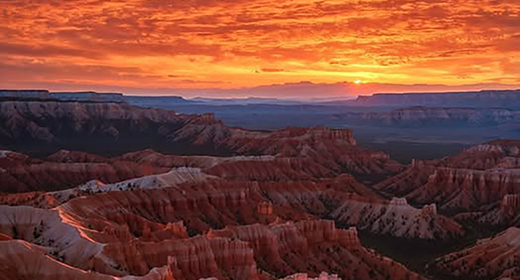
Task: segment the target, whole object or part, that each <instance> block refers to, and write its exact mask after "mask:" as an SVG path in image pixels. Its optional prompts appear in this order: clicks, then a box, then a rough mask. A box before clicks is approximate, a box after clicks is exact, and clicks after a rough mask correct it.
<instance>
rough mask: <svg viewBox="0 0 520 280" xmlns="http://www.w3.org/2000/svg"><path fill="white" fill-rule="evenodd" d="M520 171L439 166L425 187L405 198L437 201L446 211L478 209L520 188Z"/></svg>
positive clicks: (429, 201)
mask: <svg viewBox="0 0 520 280" xmlns="http://www.w3.org/2000/svg"><path fill="white" fill-rule="evenodd" d="M519 186H520V173H519V172H518V171H517V170H489V171H478V170H467V169H452V168H438V169H436V171H435V173H433V174H432V175H431V176H430V177H429V178H428V182H427V183H426V184H425V185H423V186H422V187H420V188H418V189H416V190H414V191H413V192H411V193H409V194H408V195H407V196H406V198H407V199H409V200H411V201H413V202H414V203H419V204H427V203H437V204H439V206H440V208H441V209H445V210H456V211H460V210H475V209H477V208H478V207H480V206H484V205H488V204H491V203H494V202H497V201H500V200H501V199H502V198H503V197H504V195H506V194H515V193H518V192H519V190H520V187H519Z"/></svg>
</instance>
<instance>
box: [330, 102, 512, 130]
mask: <svg viewBox="0 0 520 280" xmlns="http://www.w3.org/2000/svg"><path fill="white" fill-rule="evenodd" d="M335 116H336V117H338V118H340V119H342V120H344V121H345V122H347V123H349V124H357V125H370V126H384V127H386V126H389V127H421V128H424V127H461V126H465V127H468V126H471V127H485V126H496V125H498V124H503V123H507V122H512V121H517V120H520V114H519V113H518V112H517V111H512V110H509V109H499V108H497V109H493V108H486V109H475V108H442V107H441V108H432V107H407V108H402V109H397V110H395V111H391V112H360V113H359V112H352V113H345V114H337V115H335Z"/></svg>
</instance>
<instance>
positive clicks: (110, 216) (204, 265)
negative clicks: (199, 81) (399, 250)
mask: <svg viewBox="0 0 520 280" xmlns="http://www.w3.org/2000/svg"><path fill="white" fill-rule="evenodd" d="M33 94H34V96H27V98H29V97H30V98H29V99H28V100H21V99H20V98H18V97H17V96H16V94H15V95H14V96H8V95H6V96H2V98H4V99H5V100H1V101H0V147H1V149H2V150H1V151H0V261H1V262H2V266H1V267H0V279H20V280H21V279H76V278H77V279H127V280H129V279H136V280H137V279H143V280H155V279H157V280H158V279H164V280H173V279H176V280H199V279H206V280H209V279H211V280H215V279H217V280H232V279H233V280H248V279H253V280H339V279H343V280H346V279H359V280H364V279H367V280H368V279H381V280H383V279H398V280H400V279H402V280H411V279H515V277H517V275H518V264H517V263H516V260H517V258H518V257H517V256H516V255H517V251H518V250H517V249H518V248H516V247H517V246H516V245H518V244H520V243H519V242H517V240H516V239H518V238H517V237H518V236H519V233H518V230H519V229H518V228H516V226H520V214H519V213H520V212H519V210H520V192H519V191H518V190H520V185H519V184H520V141H518V140H494V141H489V142H484V143H481V144H478V145H474V146H470V147H468V148H466V149H464V150H463V151H461V152H460V153H458V154H453V155H451V156H447V157H444V158H440V159H430V160H413V161H412V162H411V164H402V163H399V162H397V161H396V160H394V159H392V157H391V156H389V155H388V154H386V153H385V152H381V151H375V150H372V149H367V148H364V147H363V145H361V144H359V141H358V140H357V139H356V137H354V133H355V130H354V131H353V130H351V129H347V128H329V127H325V126H321V125H317V126H312V127H286V128H282V129H277V130H269V131H263V130H248V129H243V128H238V127H231V126H228V125H226V124H225V123H224V122H222V121H220V120H218V119H217V118H216V117H215V116H214V115H213V114H203V115H198V114H185V113H180V112H176V111H172V110H167V109H157V108H143V107H137V106H132V105H130V104H128V103H127V102H125V101H124V100H123V101H121V100H119V98H120V97H118V96H119V95H117V94H116V95H111V94H107V96H105V95H103V94H101V95H99V96H98V95H94V96H92V94H96V93H84V94H82V95H80V96H76V95H74V94H73V93H62V94H64V95H61V96H59V97H57V95H56V94H52V93H49V92H47V93H45V92H34V93H33ZM68 95H72V96H68ZM407 110H408V111H407ZM410 112H411V113H410ZM486 112H490V114H491V115H485V116H484V115H483V116H484V117H482V118H473V117H472V116H470V115H472V114H474V113H475V111H471V110H462V111H460V110H458V109H457V110H452V109H449V110H445V109H442V110H440V109H425V108H412V109H411V111H409V109H404V110H397V111H391V112H389V113H385V114H389V116H391V117H390V118H391V120H392V121H391V122H390V124H392V125H396V123H395V122H400V123H405V124H406V123H408V122H411V123H412V124H413V125H418V124H419V125H423V124H428V123H435V124H442V122H444V121H446V122H448V123H451V122H453V119H454V118H455V119H461V120H462V122H465V123H468V122H471V123H474V124H475V125H482V124H484V123H486V122H487V120H488V118H494V121H496V122H501V121H502V118H504V120H505V121H510V120H511V118H514V116H513V115H510V114H509V113H511V112H509V113H507V112H505V111H501V110H496V111H493V110H490V111H486ZM360 114H361V113H360ZM486 114H488V113H486ZM362 115H363V116H364V118H371V119H376V120H377V122H379V121H381V119H380V117H378V116H376V117H374V116H375V115H374V114H372V113H362ZM439 119H443V121H441V122H438V121H439ZM484 119H485V120H484ZM384 122H385V121H383V123H384ZM488 232H493V233H496V232H502V233H499V234H498V235H496V236H493V235H491V234H489V235H487V236H485V235H486V234H487V233H488ZM368 237H370V238H372V239H370V238H368ZM478 238H480V239H481V240H480V241H478V242H477V243H476V244H475V243H472V244H470V243H471V242H474V241H475V240H476V239H478ZM373 239H376V240H391V241H390V242H396V243H399V242H406V244H408V245H407V246H409V248H410V250H415V249H414V248H415V247H416V248H417V250H416V251H419V252H420V250H423V247H421V246H423V245H424V244H428V245H429V246H433V247H437V248H441V249H442V248H443V247H446V249H444V250H442V252H441V253H440V254H437V255H434V254H430V253H429V252H428V251H425V252H424V253H425V255H428V256H427V257H425V258H427V259H425V260H423V259H421V260H413V259H412V257H410V258H402V257H401V256H399V255H397V254H393V253H392V252H391V251H388V250H385V248H383V247H381V246H380V245H379V244H378V243H377V242H371V240H373ZM454 243H455V244H457V243H461V244H469V245H468V247H465V248H464V247H460V248H457V249H452V246H451V245H450V244H454ZM517 243H518V244H517ZM414 253H416V252H414ZM418 261H421V265H422V264H424V265H422V267H420V268H417V267H418V266H417V262H418ZM411 267H413V269H412V268H411ZM508 277H509V278H508Z"/></svg>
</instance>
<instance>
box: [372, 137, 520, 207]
mask: <svg viewBox="0 0 520 280" xmlns="http://www.w3.org/2000/svg"><path fill="white" fill-rule="evenodd" d="M519 151H520V142H519V141H515V140H499V141H491V142H489V143H485V144H481V145H476V146H474V147H471V148H469V149H467V150H465V151H463V152H462V153H460V154H459V155H456V156H453V157H448V158H444V159H442V160H438V161H414V163H413V164H412V165H411V166H409V167H408V168H407V169H406V170H405V171H404V172H402V173H400V174H398V175H396V176H394V177H392V178H389V179H387V180H385V181H383V182H380V183H379V184H377V185H375V188H376V189H377V190H380V191H382V192H384V193H386V194H388V195H399V196H405V197H406V198H407V199H408V201H410V202H412V203H414V204H420V205H425V204H431V203H436V204H437V205H438V207H439V209H440V210H442V211H449V212H461V211H477V210H478V209H480V208H481V207H485V206H490V205H492V204H495V203H498V202H500V201H501V200H502V199H503V198H504V196H506V195H508V194H517V193H518V189H519V184H520V177H519V176H520V173H519V172H518V171H519V169H518V167H519V165H518V164H519V162H520V153H519Z"/></svg>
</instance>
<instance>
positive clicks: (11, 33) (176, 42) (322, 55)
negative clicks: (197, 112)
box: [0, 0, 520, 92]
mask: <svg viewBox="0 0 520 280" xmlns="http://www.w3.org/2000/svg"><path fill="white" fill-rule="evenodd" d="M0 20H1V22H2V25H1V26H0V83H2V84H3V86H4V87H18V88H19V87H40V86H42V85H47V87H49V88H51V89H80V88H83V87H92V88H96V87H105V88H110V87H113V88H128V89H132V88H150V90H151V91H152V92H153V90H154V89H165V88H239V87H254V86H259V85H269V84H277V83H297V82H300V81H302V80H303V81H312V82H315V83H337V82H341V81H355V80H359V81H364V82H368V83H385V84H404V85H407V84H417V83H419V84H444V85H462V84H480V83H492V84H506V85H507V84H509V85H514V84H520V74H519V73H520V71H519V70H520V47H519V46H520V2H519V1H518V0H503V1H501V0H388V1H382V0H365V1H352V0H297V1H296V0H294V1H274V0H248V1H245V0H182V1H181V0H126V1H123V0H118V1H98V0H90V1H78V0H68V1H58V0H41V1H29V0H6V1H0Z"/></svg>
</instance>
